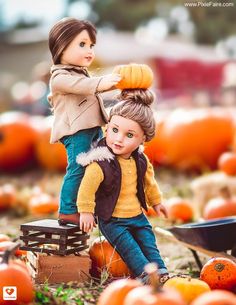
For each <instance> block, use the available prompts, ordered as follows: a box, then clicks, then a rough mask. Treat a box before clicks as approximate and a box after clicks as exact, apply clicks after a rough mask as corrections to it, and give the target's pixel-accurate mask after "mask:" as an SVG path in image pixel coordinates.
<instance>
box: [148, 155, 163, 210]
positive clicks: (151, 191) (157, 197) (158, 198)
mask: <svg viewBox="0 0 236 305" xmlns="http://www.w3.org/2000/svg"><path fill="white" fill-rule="evenodd" d="M145 157H146V159H147V171H146V174H145V177H144V190H145V195H146V200H147V204H148V205H149V206H153V205H156V204H159V203H161V202H162V193H161V191H160V189H159V186H158V184H157V182H156V179H155V173H154V169H153V166H152V164H151V163H150V161H149V160H148V158H147V156H145Z"/></svg>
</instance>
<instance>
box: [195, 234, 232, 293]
mask: <svg viewBox="0 0 236 305" xmlns="http://www.w3.org/2000/svg"><path fill="white" fill-rule="evenodd" d="M232 233H233V232H232ZM200 279H201V280H203V281H205V282H206V283H207V284H208V285H209V286H210V288H211V289H225V290H231V291H235V289H236V263H235V262H233V261H232V260H230V259H228V258H224V257H214V258H212V259H210V260H209V261H208V262H207V263H206V264H205V265H204V266H203V268H202V270H201V273H200Z"/></svg>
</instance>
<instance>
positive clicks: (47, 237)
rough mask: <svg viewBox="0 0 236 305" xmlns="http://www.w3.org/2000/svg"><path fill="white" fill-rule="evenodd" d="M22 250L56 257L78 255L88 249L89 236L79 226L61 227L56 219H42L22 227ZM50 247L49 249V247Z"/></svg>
mask: <svg viewBox="0 0 236 305" xmlns="http://www.w3.org/2000/svg"><path fill="white" fill-rule="evenodd" d="M21 231H22V233H23V235H22V236H20V239H21V240H22V241H23V242H24V245H22V246H21V247H20V249H22V250H26V251H32V252H40V253H42V252H43V253H48V254H55V255H69V254H77V253H79V252H80V251H83V250H85V249H87V248H88V245H87V240H88V239H89V235H88V234H86V233H85V232H82V231H81V230H80V228H79V226H76V225H68V226H61V225H59V224H58V221H57V220H56V219H41V220H37V221H32V222H29V223H25V224H22V225H21ZM48 245H49V247H48Z"/></svg>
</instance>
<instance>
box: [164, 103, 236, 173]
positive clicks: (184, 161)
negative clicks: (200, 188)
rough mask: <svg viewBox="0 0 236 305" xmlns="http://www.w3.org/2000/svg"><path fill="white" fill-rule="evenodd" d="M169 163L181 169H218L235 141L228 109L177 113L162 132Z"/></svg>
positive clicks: (166, 158)
mask: <svg viewBox="0 0 236 305" xmlns="http://www.w3.org/2000/svg"><path fill="white" fill-rule="evenodd" d="M161 133H162V135H161V137H162V139H163V141H164V149H165V159H164V161H165V163H166V164H168V165H171V166H174V167H176V168H179V169H184V170H186V169H193V168H195V169H198V170H204V169H209V168H212V169H213V168H216V166H217V160H218V158H219V156H220V155H221V154H222V153H223V152H224V151H226V150H227V149H228V147H229V146H230V145H231V143H232V141H233V135H234V123H233V118H232V114H231V113H230V112H227V110H224V109H218V108H216V109H215V108H204V109H177V110H175V111H173V112H172V113H171V114H170V115H169V116H167V118H166V119H165V120H164V124H163V126H162V128H161Z"/></svg>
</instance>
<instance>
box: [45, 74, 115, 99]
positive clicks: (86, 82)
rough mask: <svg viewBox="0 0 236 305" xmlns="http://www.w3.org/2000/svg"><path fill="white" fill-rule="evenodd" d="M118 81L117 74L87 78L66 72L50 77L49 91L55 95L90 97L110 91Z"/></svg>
mask: <svg viewBox="0 0 236 305" xmlns="http://www.w3.org/2000/svg"><path fill="white" fill-rule="evenodd" d="M119 80H120V76H119V75H118V74H114V75H113V74H110V75H106V76H100V77H87V76H85V75H83V74H77V75H74V74H73V75H72V74H71V73H69V72H68V71H65V70H63V72H61V73H58V74H55V75H52V78H51V81H50V87H51V90H52V91H53V92H54V93H56V92H60V93H68V94H70V93H71V94H81V95H91V94H95V93H96V92H100V91H106V90H109V89H111V88H112V87H113V86H114V85H115V84H117V83H118V82H119Z"/></svg>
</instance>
